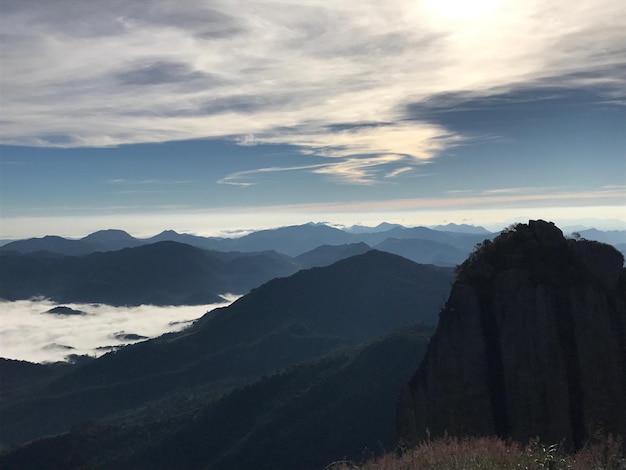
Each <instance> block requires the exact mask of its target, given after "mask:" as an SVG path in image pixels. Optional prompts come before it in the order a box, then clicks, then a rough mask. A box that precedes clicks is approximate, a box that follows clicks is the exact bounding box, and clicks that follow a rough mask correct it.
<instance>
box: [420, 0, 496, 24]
mask: <svg viewBox="0 0 626 470" xmlns="http://www.w3.org/2000/svg"><path fill="white" fill-rule="evenodd" d="M500 3H501V0H469V1H464V0H424V1H423V3H422V7H423V8H424V10H425V13H426V14H427V15H428V16H430V17H432V19H434V20H436V21H443V22H448V21H450V22H457V21H468V20H479V19H490V18H492V17H493V16H495V15H496V14H497V12H498V9H499V6H500Z"/></svg>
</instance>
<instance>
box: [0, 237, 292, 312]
mask: <svg viewBox="0 0 626 470" xmlns="http://www.w3.org/2000/svg"><path fill="white" fill-rule="evenodd" d="M224 258H228V259H227V260H225V259H224ZM0 259H1V261H2V262H1V263H0V278H2V279H3V282H2V283H0V297H2V298H5V299H8V300H17V299H28V298H32V297H36V296H43V297H47V298H50V299H52V300H54V301H56V302H58V303H67V302H102V303H108V304H112V305H139V304H155V305H184V304H187V305H198V304H208V303H215V302H220V301H221V300H222V299H221V298H220V297H219V295H220V294H224V293H228V292H230V293H241V294H243V293H245V292H247V291H248V290H249V289H251V288H252V287H256V286H258V285H259V284H262V283H263V282H266V281H268V280H269V279H272V278H274V277H276V276H287V275H290V274H292V273H294V272H295V271H297V269H298V268H297V266H295V265H294V263H293V261H291V260H288V259H286V260H281V259H280V257H278V256H275V255H267V254H249V253H245V254H244V253H240V254H238V255H236V254H231V255H225V254H222V253H212V252H209V251H205V250H201V249H199V248H195V247H192V246H189V245H184V244H180V243H175V242H160V243H153V244H150V245H142V246H139V247H136V248H126V249H124V250H120V251H111V252H103V253H91V254H89V255H86V256H82V257H59V256H57V257H48V256H38V255H37V254H35V253H33V254H27V255H18V254H14V253H11V252H0Z"/></svg>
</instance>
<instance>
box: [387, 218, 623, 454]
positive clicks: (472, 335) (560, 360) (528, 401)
mask: <svg viewBox="0 0 626 470" xmlns="http://www.w3.org/2000/svg"><path fill="white" fill-rule="evenodd" d="M623 262H624V258H623V256H622V255H621V253H619V252H618V251H617V250H615V249H614V248H612V247H610V246H608V245H603V244H600V243H597V242H590V241H586V240H571V239H566V238H565V237H563V233H562V232H561V230H559V229H558V228H557V227H556V226H554V224H552V223H548V222H544V221H541V220H538V221H529V223H528V224H518V225H516V226H515V227H513V228H511V229H509V230H506V231H504V232H503V233H502V234H501V235H499V236H498V237H497V238H496V239H495V240H494V241H493V242H489V241H486V242H485V243H483V244H482V245H481V246H479V247H477V249H476V251H475V252H474V253H473V254H472V255H471V256H470V257H469V258H468V259H467V260H466V261H465V262H464V263H463V264H462V265H461V266H459V268H458V271H457V279H456V281H455V284H454V286H453V288H452V291H451V293H450V297H449V299H448V301H447V303H446V305H445V307H444V308H443V310H442V311H441V313H440V321H439V325H438V328H437V331H436V333H435V335H434V336H433V338H432V340H431V343H430V345H429V347H428V351H427V353H426V356H425V358H424V361H423V362H422V364H421V365H420V367H419V369H418V370H417V372H416V374H415V376H414V377H413V379H412V380H411V382H410V383H409V384H408V386H407V387H406V388H405V390H403V392H402V394H401V398H400V402H399V406H398V436H399V439H400V440H401V441H403V442H405V443H408V444H412V443H415V442H418V441H420V440H421V439H423V438H425V437H427V436H429V435H432V436H437V435H442V434H443V433H445V432H447V433H449V434H452V435H492V434H496V435H499V436H502V437H510V438H513V439H515V440H521V441H526V440H528V439H530V438H532V437H535V436H539V437H540V438H541V439H542V440H544V441H545V442H561V441H562V440H564V441H565V442H566V443H568V444H569V445H570V446H573V447H575V448H580V447H581V446H582V445H584V443H585V442H586V441H587V440H588V439H589V438H590V437H592V436H594V435H597V434H599V433H609V432H611V433H614V434H621V435H623V436H626V270H625V269H624V268H623V267H622V266H623Z"/></svg>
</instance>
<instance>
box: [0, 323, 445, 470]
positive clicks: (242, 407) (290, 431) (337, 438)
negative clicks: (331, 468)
mask: <svg viewBox="0 0 626 470" xmlns="http://www.w3.org/2000/svg"><path fill="white" fill-rule="evenodd" d="M432 330H433V328H432V327H406V328H401V329H399V330H397V331H394V332H392V333H390V334H388V335H386V336H384V337H382V338H378V339H375V340H372V341H369V342H366V343H365V344H363V345H360V346H356V347H353V348H346V349H344V350H342V351H341V352H337V353H336V354H331V355H329V356H326V357H324V358H322V359H319V360H313V361H309V362H305V363H301V364H298V365H296V366H293V367H291V368H289V369H288V370H285V371H282V372H279V373H277V374H274V375H271V376H268V377H264V378H262V379H260V380H258V381H256V382H254V383H252V384H249V385H247V386H245V387H242V388H237V389H235V390H233V391H232V392H231V393H229V394H227V395H225V396H224V397H223V398H220V399H218V400H214V401H212V402H209V403H206V404H198V403H191V404H190V403H189V402H186V403H187V407H188V408H186V409H184V410H182V411H181V410H180V409H179V410H177V412H176V413H171V414H166V413H163V411H162V409H163V406H164V405H163V403H162V402H161V403H158V404H156V405H153V406H154V408H153V409H154V410H155V411H153V413H155V414H156V415H158V419H155V417H154V416H153V419H152V420H149V421H147V422H144V421H140V422H137V420H135V422H134V423H133V420H132V419H129V418H128V417H126V419H125V420H124V421H121V422H119V421H117V422H111V421H109V422H103V423H93V422H91V423H84V424H81V425H79V426H75V427H73V428H72V430H71V431H70V432H69V433H65V434H62V435H57V436H54V437H49V438H43V439H40V440H36V441H34V442H32V443H30V444H28V445H26V446H24V447H21V448H18V449H17V450H15V451H14V452H12V453H10V454H9V455H7V456H5V457H4V458H2V457H0V464H1V465H2V468H3V469H5V470H10V469H18V468H19V469H23V468H46V469H49V470H56V469H59V470H60V469H64V470H71V469H79V468H94V469H95V468H98V469H115V470H118V469H135V470H140V469H146V470H147V469H172V468H184V469H189V470H193V469H207V468H211V469H215V470H218V469H220V470H226V469H233V468H237V469H242V470H244V469H255V470H265V469H267V470H291V469H294V468H298V469H302V470H309V469H310V470H313V469H320V468H324V467H325V466H326V465H328V464H329V463H330V462H332V461H337V460H342V459H345V458H351V459H355V460H356V459H361V458H362V457H363V456H368V455H375V454H377V453H379V452H381V451H383V450H384V449H391V448H393V446H394V440H395V429H394V425H395V403H396V399H397V390H398V389H399V387H401V385H402V383H403V382H405V381H406V380H407V377H410V374H411V370H412V369H414V368H415V367H417V364H418V363H419V361H420V359H421V358H422V355H423V352H424V351H425V349H426V345H427V343H428V339H429V338H430V335H431V334H432ZM181 401H182V400H181ZM157 407H158V408H157ZM156 409H159V412H156ZM133 418H134V417H133Z"/></svg>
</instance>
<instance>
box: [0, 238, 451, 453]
mask: <svg viewBox="0 0 626 470" xmlns="http://www.w3.org/2000/svg"><path fill="white" fill-rule="evenodd" d="M165 243H170V244H171V245H175V244H173V243H171V242H165ZM156 245H159V244H156ZM182 246H183V247H184V249H185V250H188V249H190V248H191V249H193V248H192V247H185V246H184V245H182ZM148 247H149V246H148ZM148 247H140V248H139V249H145V248H148ZM177 248H179V247H177ZM133 250H137V249H133ZM452 274H453V273H452V270H451V269H446V268H439V267H435V266H422V265H418V264H415V263H413V262H411V261H409V260H406V259H404V258H401V257H399V256H395V255H392V254H389V253H383V252H379V251H370V252H367V253H365V254H363V255H359V256H354V257H351V258H348V259H344V260H342V261H339V262H337V263H335V264H333V265H331V266H328V267H323V268H312V269H309V270H304V271H299V272H298V273H296V274H294V275H292V276H290V277H287V278H279V279H274V280H272V281H270V282H268V283H266V284H264V285H263V286H261V287H258V288H256V289H254V290H252V291H251V292H250V293H249V294H247V295H245V296H244V297H242V298H240V299H239V300H238V301H236V302H234V303H233V304H232V305H230V306H229V307H228V308H223V309H218V310H216V311H213V312H211V313H209V314H207V315H205V316H204V317H202V318H201V319H199V320H198V321H196V322H195V323H194V325H193V326H192V327H190V328H188V329H186V330H183V331H182V332H180V333H172V334H167V335H164V336H162V337H159V338H156V339H154V340H149V341H144V342H142V343H138V344H134V345H131V346H127V347H124V348H121V349H119V350H117V351H116V352H114V353H109V354H106V355H104V356H102V357H100V358H98V359H95V360H93V361H90V362H88V363H86V364H84V365H82V366H80V367H78V368H75V369H72V371H71V372H70V373H68V374H66V375H64V376H63V377H61V378H58V379H56V380H54V381H52V382H50V383H47V384H46V385H45V386H44V387H40V388H37V389H35V390H32V391H30V392H29V393H25V394H23V395H22V396H21V397H20V399H19V400H15V401H13V400H9V401H4V402H3V403H2V407H1V408H0V421H2V422H3V423H5V425H4V426H2V427H1V428H0V442H2V443H4V444H7V443H13V444H14V443H20V442H25V441H27V440H30V439H33V438H36V437H39V436H42V435H45V434H52V433H57V432H62V431H66V430H68V429H69V428H70V427H71V426H72V425H74V424H76V423H79V422H83V421H86V420H94V419H101V418H104V417H107V416H112V415H115V414H117V413H120V412H130V410H134V409H138V408H145V407H146V406H148V405H147V404H148V403H151V402H154V401H155V400H165V398H166V397H175V396H177V395H176V394H180V397H179V398H172V400H171V402H172V403H174V404H173V405H167V406H172V407H173V408H176V407H178V406H180V403H186V401H187V398H188V397H216V396H219V395H221V394H223V393H225V392H227V391H229V390H232V388H233V387H235V386H240V385H242V384H244V383H247V382H249V381H250V380H253V379H258V378H260V377H262V376H263V375H265V374H271V373H274V372H276V371H277V370H279V369H283V368H286V367H289V366H292V365H294V364H296V363H299V362H302V361H307V360H311V359H315V358H319V357H322V356H324V355H327V354H330V353H333V352H337V351H339V350H340V349H342V348H345V347H351V346H356V345H358V344H360V343H362V342H364V341H368V340H371V339H373V338H375V337H377V336H380V335H384V334H387V333H389V332H391V331H392V330H393V329H395V328H398V327H401V326H403V325H411V324H415V323H424V324H429V325H434V324H435V323H436V322H437V316H438V311H439V308H440V307H441V305H442V304H443V302H444V300H445V298H446V297H447V295H448V292H449V289H450V284H451V278H452ZM184 397H187V398H184ZM159 403H160V402H159ZM168 403H170V402H168ZM155 406H156V405H155ZM167 406H164V405H162V404H159V405H158V409H167Z"/></svg>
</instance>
